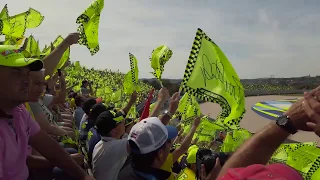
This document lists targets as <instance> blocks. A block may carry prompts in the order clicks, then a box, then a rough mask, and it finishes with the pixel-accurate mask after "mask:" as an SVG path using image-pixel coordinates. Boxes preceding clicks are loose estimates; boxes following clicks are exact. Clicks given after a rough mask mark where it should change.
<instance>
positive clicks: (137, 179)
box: [118, 165, 144, 180]
mask: <svg viewBox="0 0 320 180" xmlns="http://www.w3.org/2000/svg"><path fill="white" fill-rule="evenodd" d="M127 179H133V180H144V178H142V177H141V176H138V175H137V174H136V173H135V172H134V170H133V168H132V166H131V165H127V166H126V167H125V168H123V169H122V170H121V171H120V173H119V175H118V180H127Z"/></svg>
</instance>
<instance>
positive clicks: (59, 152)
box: [30, 130, 87, 179]
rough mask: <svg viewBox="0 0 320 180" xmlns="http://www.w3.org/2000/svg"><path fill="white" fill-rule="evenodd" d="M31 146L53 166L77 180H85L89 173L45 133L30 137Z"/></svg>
mask: <svg viewBox="0 0 320 180" xmlns="http://www.w3.org/2000/svg"><path fill="white" fill-rule="evenodd" d="M30 144H31V146H32V147H33V148H35V149H36V150H37V151H38V152H39V153H40V154H41V155H43V156H44V157H45V158H46V159H47V160H49V162H51V163H52V164H53V165H55V166H58V167H59V168H61V169H62V170H63V171H65V172H67V173H68V174H70V175H72V176H73V177H75V178H77V179H85V177H86V176H87V173H86V172H85V171H84V170H83V169H82V168H81V167H80V166H78V165H77V164H76V162H75V161H74V160H73V159H72V158H71V157H70V155H69V154H68V153H67V152H66V151H65V150H64V149H63V148H62V147H61V146H60V145H59V144H58V143H57V142H56V141H55V140H54V139H52V138H51V137H49V136H48V135H47V134H46V133H45V132H44V131H41V130H40V131H39V132H38V133H36V134H35V135H33V136H31V137H30Z"/></svg>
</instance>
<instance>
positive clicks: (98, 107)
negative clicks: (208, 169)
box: [88, 103, 107, 124]
mask: <svg viewBox="0 0 320 180" xmlns="http://www.w3.org/2000/svg"><path fill="white" fill-rule="evenodd" d="M91 109H92V111H91V113H90V114H89V115H88V117H89V119H90V120H91V121H92V123H93V124H95V122H96V120H97V118H98V117H99V115H100V114H101V113H103V112H104V111H106V110H107V108H106V106H105V105H103V104H101V103H99V104H95V105H93V106H92V108H91Z"/></svg>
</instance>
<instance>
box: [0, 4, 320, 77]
mask: <svg viewBox="0 0 320 180" xmlns="http://www.w3.org/2000/svg"><path fill="white" fill-rule="evenodd" d="M62 2H63V3H62ZM90 2H91V1H88V0H78V1H75V0H64V1H49V0H42V1H40V0H26V1H21V0H4V2H3V4H5V3H7V4H8V7H9V12H10V14H15V13H19V12H22V11H25V10H27V8H28V7H33V8H35V9H37V10H39V11H40V12H41V13H42V14H43V15H45V17H46V19H45V20H44V22H43V24H42V25H41V26H40V27H38V28H36V29H29V30H28V31H27V34H31V33H32V34H34V35H35V37H36V38H38V39H40V44H41V45H42V46H44V45H45V44H49V43H50V41H52V40H54V39H55V38H56V36H58V35H59V34H61V35H63V36H66V35H67V34H68V33H69V32H72V31H75V30H76V29H77V24H76V23H75V20H76V18H77V16H78V15H80V14H81V13H82V11H83V10H84V9H85V8H86V7H87V6H88V4H89V3H90ZM308 2H309V4H304V6H302V5H301V2H300V1H295V0H292V1H285V0H283V1H268V3H264V2H263V1H250V0H246V1H241V2H240V1H239V2H238V1H228V0H225V1H213V0H211V1H209V0H206V1H204V0H203V1H199V2H196V1H182V0H177V1H170V0H162V1H155V0H153V1H150V0H149V1H147V0H135V1H129V0H121V1H107V0H105V7H104V10H103V12H102V16H101V22H100V31H99V41H100V51H99V52H98V53H97V54H96V55H95V56H90V54H89V51H88V50H87V49H86V48H85V47H83V46H74V47H72V50H71V59H72V60H74V61H80V62H81V64H83V65H86V66H88V67H95V68H100V69H101V68H108V69H113V70H117V69H120V71H122V72H126V71H128V69H129V58H128V53H129V52H131V53H133V54H134V55H135V56H136V57H137V59H138V61H139V69H140V76H141V77H151V76H150V74H149V72H151V67H150V63H149V56H150V53H151V51H152V49H153V48H155V47H157V46H159V45H161V44H166V45H168V46H169V47H170V48H171V49H172V50H173V52H174V54H173V57H172V58H171V60H170V61H169V62H168V63H167V65H166V67H165V72H164V75H163V76H164V77H167V78H181V77H183V73H184V69H185V65H186V63H187V60H188V56H189V52H190V48H191V45H192V42H193V39H194V36H195V32H196V29H197V28H198V27H200V28H202V29H203V30H204V31H205V32H206V33H207V35H209V36H210V37H211V38H212V39H213V40H214V41H215V42H216V43H217V44H218V45H219V46H220V47H221V49H222V50H223V51H224V52H225V54H226V55H227V57H228V58H229V60H230V61H231V63H232V64H233V65H234V67H235V69H236V71H237V72H238V74H239V76H240V77H241V78H255V77H264V76H270V75H272V74H273V75H275V76H278V77H281V76H300V75H306V74H312V75H316V74H318V71H319V70H318V67H319V66H320V61H319V60H318V58H317V54H318V49H319V48H320V41H319V40H320V38H319V35H320V31H319V30H320V23H318V19H319V18H320V11H319V3H318V2H317V1H308ZM237 3H238V4H237ZM288 4H289V5H288Z"/></svg>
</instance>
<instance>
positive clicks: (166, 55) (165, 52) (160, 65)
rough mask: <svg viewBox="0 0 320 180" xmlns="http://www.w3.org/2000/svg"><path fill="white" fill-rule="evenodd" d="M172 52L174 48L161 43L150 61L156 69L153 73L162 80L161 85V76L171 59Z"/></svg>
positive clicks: (153, 52)
mask: <svg viewBox="0 0 320 180" xmlns="http://www.w3.org/2000/svg"><path fill="white" fill-rule="evenodd" d="M172 54H173V52H172V50H171V49H170V48H168V47H167V46H166V45H161V46H159V47H157V48H156V49H154V50H153V51H152V54H151V58H150V63H151V67H152V69H153V70H154V71H153V72H152V73H151V74H153V75H154V77H155V78H157V79H158V80H159V81H160V83H161V86H162V81H161V76H162V73H163V71H164V65H165V64H166V63H167V62H168V61H169V59H170V58H171V56H172Z"/></svg>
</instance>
